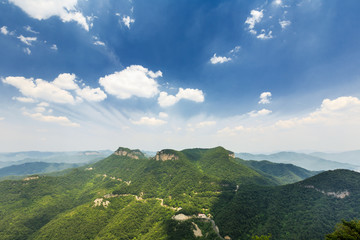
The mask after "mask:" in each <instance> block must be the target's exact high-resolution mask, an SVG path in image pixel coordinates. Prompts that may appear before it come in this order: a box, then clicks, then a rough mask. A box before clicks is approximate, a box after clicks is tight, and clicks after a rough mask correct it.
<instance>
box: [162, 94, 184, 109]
mask: <svg viewBox="0 0 360 240" xmlns="http://www.w3.org/2000/svg"><path fill="white" fill-rule="evenodd" d="M178 101H179V99H178V98H177V97H176V96H174V95H169V94H168V93H167V92H161V93H160V95H159V97H158V103H159V105H160V106H161V107H170V106H172V105H174V104H176V103H177V102H178Z"/></svg>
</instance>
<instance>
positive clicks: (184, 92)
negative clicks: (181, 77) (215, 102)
mask: <svg viewBox="0 0 360 240" xmlns="http://www.w3.org/2000/svg"><path fill="white" fill-rule="evenodd" d="M176 97H177V98H178V99H187V100H190V101H194V102H199V103H200V102H204V100H205V97H204V93H203V91H201V90H199V89H191V88H186V89H183V88H180V89H179V92H178V93H177V94H176Z"/></svg>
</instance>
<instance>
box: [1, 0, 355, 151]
mask: <svg viewBox="0 0 360 240" xmlns="http://www.w3.org/2000/svg"><path fill="white" fill-rule="evenodd" d="M0 2H1V4H0V13H1V14H0V55H1V58H0V79H1V81H0V101H1V105H0V131H1V133H2V134H1V136H0V151H2V152H11V151H23V150H42V151H66V150H89V149H91V150H96V149H115V148H116V147H118V146H125V147H130V148H140V149H145V150H159V149H162V148H175V149H183V148H192V147H214V146H218V145H221V146H224V147H226V148H228V149H230V150H233V151H236V152H274V151H281V150H294V151H304V150H309V151H311V150H316V151H345V150H353V149H360V147H359V144H358V143H359V142H360V141H359V140H360V139H359V136H360V99H359V98H360V90H359V89H360V88H359V87H360V68H359V65H360V58H359V56H360V45H359V44H358V43H359V42H360V29H359V28H358V27H357V23H358V22H359V20H360V19H359V18H360V17H359V14H358V9H360V2H358V1H356V0H349V1H325V0H298V1H290V0H272V1H265V0H263V1H240V0H239V1H235V0H234V1H230V0H223V1H220V0H219V1H215V0H214V1H191V0H188V1H186V0H181V1H176V2H170V1H162V0H155V1H142V0H132V1H131V0H130V1H129V0H117V1H115V0H106V1H105V0H104V1H94V0H87V1H86V0H64V1H56V0H36V1H35V0H8V1H6V0H1V1H0Z"/></svg>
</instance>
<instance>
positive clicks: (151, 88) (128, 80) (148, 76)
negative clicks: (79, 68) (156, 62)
mask: <svg viewBox="0 0 360 240" xmlns="http://www.w3.org/2000/svg"><path fill="white" fill-rule="evenodd" d="M160 73H161V72H160V71H158V72H157V73H154V72H152V71H149V70H148V69H147V68H144V67H143V66H140V65H131V66H129V67H127V68H126V69H124V70H122V71H120V72H115V73H113V74H110V75H107V76H105V77H101V78H100V79H99V83H100V85H101V86H103V87H104V89H105V91H106V92H107V93H109V94H112V95H115V96H116V97H117V98H119V99H128V98H131V97H132V96H136V97H143V98H151V97H154V96H155V95H157V94H158V93H159V89H158V83H157V82H156V81H155V80H154V79H153V78H152V77H154V76H155V77H158V76H161V75H162V74H160Z"/></svg>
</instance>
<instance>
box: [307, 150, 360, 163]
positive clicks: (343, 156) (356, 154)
mask: <svg viewBox="0 0 360 240" xmlns="http://www.w3.org/2000/svg"><path fill="white" fill-rule="evenodd" d="M310 155H312V156H315V157H320V158H325V159H328V160H332V161H337V162H341V163H349V164H354V165H360V150H357V151H348V152H340V153H322V152H314V153H310Z"/></svg>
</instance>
